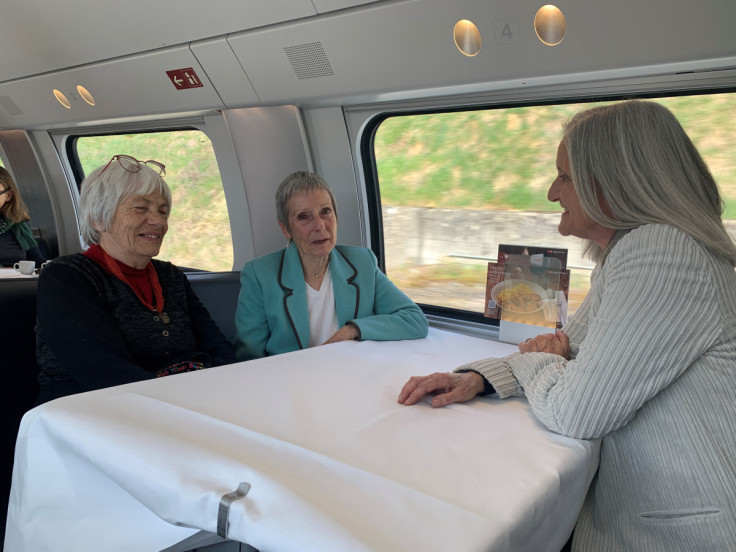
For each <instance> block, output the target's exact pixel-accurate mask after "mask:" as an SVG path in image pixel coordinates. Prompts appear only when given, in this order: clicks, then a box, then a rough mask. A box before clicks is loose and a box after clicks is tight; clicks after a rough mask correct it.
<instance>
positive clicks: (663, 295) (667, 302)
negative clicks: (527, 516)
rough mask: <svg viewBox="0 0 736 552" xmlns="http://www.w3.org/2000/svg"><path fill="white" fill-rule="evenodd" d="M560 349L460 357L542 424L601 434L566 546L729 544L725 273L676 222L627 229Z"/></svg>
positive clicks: (733, 343) (730, 352) (731, 365)
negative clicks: (595, 466) (564, 352)
mask: <svg viewBox="0 0 736 552" xmlns="http://www.w3.org/2000/svg"><path fill="white" fill-rule="evenodd" d="M563 331H564V332H565V333H566V334H567V335H568V337H569V338H570V343H571V357H572V358H571V360H569V361H565V360H563V359H562V358H561V357H559V356H556V355H551V354H547V353H527V354H520V353H516V354H514V355H511V356H509V357H506V358H504V359H487V360H484V361H478V362H474V363H470V364H469V365H465V366H463V367H461V368H471V369H473V370H476V371H478V372H480V373H481V374H483V375H484V377H486V379H488V380H489V381H490V382H491V383H492V384H493V386H494V387H495V389H496V390H497V392H498V394H499V395H500V396H501V397H507V396H511V395H519V394H525V395H526V397H527V398H528V400H529V403H530V405H531V407H532V410H533V412H534V414H535V415H536V416H537V417H538V418H539V420H541V421H542V423H544V424H545V425H546V426H547V427H548V428H549V429H551V430H552V431H556V432H559V433H562V434H564V435H569V436H572V437H577V438H581V439H589V438H596V437H603V440H602V443H601V459H600V467H599V470H598V473H597V475H596V477H595V479H594V480H593V483H592V484H591V487H590V489H589V492H588V495H587V497H586V500H585V504H584V506H583V509H582V512H581V514H580V517H579V519H578V523H577V526H576V529H575V537H574V542H573V550H577V551H595V552H605V551H622V552H623V551H634V550H635V551H637V552H646V551H661V552H677V551H682V552H692V551H695V550H710V551H713V550H718V551H733V550H736V273H735V272H734V268H733V267H732V266H730V265H729V264H728V263H727V262H725V261H723V260H721V259H717V258H716V257H714V256H713V255H712V254H711V253H710V252H709V251H708V250H707V249H705V248H704V247H703V246H701V245H700V244H698V243H697V242H695V241H694V240H693V239H691V238H690V237H688V236H686V235H685V234H683V233H682V232H680V231H678V230H676V229H674V228H672V227H670V226H665V225H647V226H643V227H640V228H638V229H636V230H633V231H631V232H629V233H628V234H627V235H626V236H625V237H624V238H622V239H621V241H620V242H619V243H618V244H616V245H615V246H614V247H613V249H612V250H611V252H610V254H609V256H608V258H607V259H606V262H605V264H604V265H603V266H601V267H598V268H597V269H596V270H595V271H594V274H593V276H592V285H591V289H590V292H589V293H588V296H587V297H586V299H585V301H584V302H583V305H582V306H581V308H580V310H579V311H578V312H577V313H576V315H575V316H574V317H572V318H571V320H570V321H569V322H568V324H567V325H566V326H565V327H564V329H563Z"/></svg>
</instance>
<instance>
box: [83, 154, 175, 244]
mask: <svg viewBox="0 0 736 552" xmlns="http://www.w3.org/2000/svg"><path fill="white" fill-rule="evenodd" d="M103 169H104V172H103ZM140 169H141V170H139V171H138V172H130V171H128V170H125V169H124V168H123V167H122V165H121V164H120V163H118V162H117V161H116V160H113V161H112V162H110V163H109V164H108V165H107V169H105V165H102V166H100V167H97V168H96V169H95V170H94V171H92V172H91V173H90V175H89V176H88V177H87V178H85V179H84V181H83V182H82V186H81V193H80V199H79V203H80V205H79V216H80V222H79V224H80V227H81V232H82V239H83V240H84V242H85V244H87V245H88V246H89V245H92V244H99V243H100V231H99V230H98V227H99V228H101V229H103V230H105V231H107V230H109V229H110V227H111V226H112V221H113V219H114V218H115V212H116V211H117V208H118V205H120V203H121V202H123V201H125V200H126V199H128V198H129V197H131V196H134V195H141V196H143V195H149V194H159V195H161V196H163V197H164V199H166V205H167V207H168V208H169V210H171V189H169V186H168V184H166V181H165V180H164V179H163V178H162V177H161V176H160V175H159V174H158V173H157V172H156V171H155V170H153V169H151V168H150V167H148V166H146V165H141V167H140Z"/></svg>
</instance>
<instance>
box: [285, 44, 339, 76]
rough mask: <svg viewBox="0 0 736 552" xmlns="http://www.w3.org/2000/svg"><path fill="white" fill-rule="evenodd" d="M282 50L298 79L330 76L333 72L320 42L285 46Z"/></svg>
mask: <svg viewBox="0 0 736 552" xmlns="http://www.w3.org/2000/svg"><path fill="white" fill-rule="evenodd" d="M284 52H285V53H286V57H288V58H289V62H290V63H291V67H292V68H293V69H294V73H296V77H297V78H298V79H314V78H318V77H331V76H333V75H334V74H335V73H334V72H333V70H332V65H331V64H330V60H329V59H327V54H325V50H324V48H323V47H322V43H321V42H308V43H306V44H298V45H296V46H287V47H286V48H284Z"/></svg>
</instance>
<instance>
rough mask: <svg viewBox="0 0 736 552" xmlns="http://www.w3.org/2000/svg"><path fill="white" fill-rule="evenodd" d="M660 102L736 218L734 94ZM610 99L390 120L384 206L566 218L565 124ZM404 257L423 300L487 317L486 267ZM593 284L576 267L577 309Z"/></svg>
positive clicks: (398, 276) (408, 281) (384, 128)
mask: <svg viewBox="0 0 736 552" xmlns="http://www.w3.org/2000/svg"><path fill="white" fill-rule="evenodd" d="M654 101H658V102H659V103H661V104H663V105H665V106H666V107H668V108H669V109H670V110H671V111H672V112H673V113H674V114H675V116H676V117H677V118H678V119H679V121H680V123H681V124H682V126H683V127H684V128H685V131H686V132H687V133H688V135H689V136H690V138H691V139H692V140H693V142H694V144H695V146H696V147H697V148H698V150H699V151H700V153H701V155H703V157H704V158H705V160H706V162H707V163H708V166H709V167H710V170H711V172H712V173H713V176H714V177H715V179H716V182H717V183H718V184H719V187H720V189H721V193H722V196H723V199H724V203H725V211H724V219H736V156H734V154H733V148H732V146H731V145H732V144H734V143H736V124H734V123H733V121H734V120H736V94H710V95H696V96H680V97H671V98H660V99H656V100H654ZM605 103H610V102H598V103H577V104H561V105H541V106H528V107H513V108H499V109H486V110H474V111H458V112H446V113H432V114H424V115H405V116H395V117H389V118H388V119H386V120H385V121H384V122H383V123H381V125H380V126H379V128H378V129H377V131H376V135H375V141H374V152H375V159H376V167H377V174H378V180H379V187H380V195H381V203H382V207H384V208H386V207H423V208H442V209H477V210H485V211H494V210H495V211H505V212H508V211H536V212H561V209H560V208H559V205H558V204H557V203H554V204H552V203H550V202H548V201H547V190H548V189H549V186H550V184H551V183H552V181H553V180H554V178H555V177H556V174H557V169H556V164H555V159H556V154H557V145H558V144H559V141H560V138H561V134H562V129H563V126H564V124H565V123H566V122H567V121H568V120H569V119H570V118H571V117H572V116H573V115H574V114H575V113H577V112H578V111H580V110H583V109H587V108H589V107H593V106H596V105H604V104H605ZM384 227H385V224H384ZM530 245H534V244H530ZM536 245H540V244H536ZM543 245H554V244H552V243H550V244H543ZM448 253H449V252H448ZM397 261H398V262H395V263H394V264H395V265H396V264H398V265H399V266H400V268H397V269H392V270H391V273H390V274H389V277H390V278H391V279H392V280H393V281H394V282H395V283H396V284H397V285H398V286H399V287H400V288H401V289H402V290H404V291H405V292H406V293H407V294H408V295H409V296H410V297H412V299H414V300H415V301H417V302H422V303H428V304H437V305H441V306H449V307H453V308H461V309H466V310H472V311H481V307H482V304H483V303H482V299H481V300H480V301H479V300H478V296H479V294H480V295H482V290H483V288H484V286H485V276H486V267H485V265H484V264H478V263H475V264H473V263H470V262H466V263H463V262H462V261H457V260H455V259H451V258H446V259H443V262H441V263H438V264H434V265H425V266H411V264H410V263H409V262H406V261H403V260H397ZM387 264H388V262H387ZM431 288H434V289H431ZM452 288H456V291H455V293H453V292H452V291H451V290H452ZM588 288H589V273H588V271H573V274H572V282H571V290H573V289H575V293H574V295H575V297H572V293H571V304H570V307H571V309H570V313H572V312H574V310H575V308H576V306H577V305H578V304H579V302H580V301H582V298H583V297H584V295H585V293H587V290H588ZM443 290H444V291H443ZM463 295H466V296H468V297H469V299H464V298H463ZM430 301H436V302H430Z"/></svg>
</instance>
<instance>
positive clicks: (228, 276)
mask: <svg viewBox="0 0 736 552" xmlns="http://www.w3.org/2000/svg"><path fill="white" fill-rule="evenodd" d="M186 275H187V278H188V279H189V283H190V284H191V285H192V289H193V290H194V293H196V294H197V297H199V300H200V301H202V304H203V305H204V306H205V307H207V310H208V311H209V313H210V316H211V317H212V319H213V320H214V321H215V323H216V324H217V326H218V327H219V328H220V331H221V332H222V333H223V334H224V335H225V337H226V338H227V339H228V340H229V341H231V342H232V341H233V340H234V339H235V309H236V308H237V306H238V295H239V294H240V273H239V272H187V273H186Z"/></svg>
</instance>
